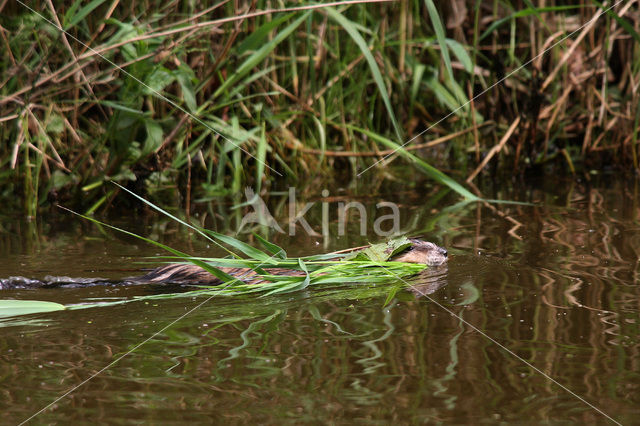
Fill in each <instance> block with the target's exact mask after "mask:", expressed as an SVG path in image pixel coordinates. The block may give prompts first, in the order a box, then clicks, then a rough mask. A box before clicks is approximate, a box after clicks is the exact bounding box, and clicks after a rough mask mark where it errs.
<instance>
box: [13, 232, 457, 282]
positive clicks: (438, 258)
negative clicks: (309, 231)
mask: <svg viewBox="0 0 640 426" xmlns="http://www.w3.org/2000/svg"><path fill="white" fill-rule="evenodd" d="M409 241H410V242H411V245H410V246H408V247H407V248H406V249H405V250H403V251H402V252H400V253H398V254H396V255H395V256H393V257H392V258H391V259H390V260H392V261H397V262H410V263H424V264H426V265H428V266H440V265H442V264H444V263H445V262H446V261H447V250H445V249H443V248H442V247H438V246H437V245H435V244H433V243H430V242H427V241H422V240H418V239H415V238H411V239H409ZM366 247H368V246H365V247H358V248H356V249H349V250H348V252H355V251H356V250H358V249H364V248H366ZM344 252H345V251H342V252H336V253H335V254H336V255H338V254H340V253H344ZM335 260H339V259H338V258H336V259H335ZM219 269H220V270H222V271H224V272H226V273H227V274H229V275H231V276H233V277H236V278H238V279H240V280H242V281H244V282H246V283H248V284H259V283H261V282H264V280H263V279H262V278H260V277H259V276H258V273H257V272H255V271H254V270H252V269H249V268H228V267H222V268H219ZM440 269H442V268H440ZM263 270H264V271H266V272H267V273H269V274H272V275H288V276H304V275H305V273H304V272H302V271H298V270H295V269H286V268H263ZM221 283H222V281H221V280H220V279H219V278H217V277H215V276H213V275H211V274H210V273H209V272H207V271H206V270H204V269H202V268H201V267H199V266H196V265H192V264H169V265H165V266H161V267H159V268H156V269H154V270H152V271H149V272H148V273H147V274H145V275H143V276H139V277H133V278H127V279H125V280H123V281H112V280H107V279H104V278H70V277H50V276H47V277H45V278H44V279H43V280H36V279H29V278H24V277H10V278H8V279H0V290H6V289H35V288H59V287H85V286H91V285H112V284H180V285H217V284H221Z"/></svg>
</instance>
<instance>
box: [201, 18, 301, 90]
mask: <svg viewBox="0 0 640 426" xmlns="http://www.w3.org/2000/svg"><path fill="white" fill-rule="evenodd" d="M310 13H311V12H310V11H308V12H305V13H304V14H302V15H301V16H300V17H299V18H298V19H296V20H295V21H293V22H292V23H291V24H289V26H287V27H286V28H285V29H284V30H282V31H281V32H279V33H278V34H277V35H276V36H275V37H274V38H273V39H272V40H271V41H270V42H268V43H265V44H264V45H263V46H262V47H261V48H260V49H258V50H257V51H256V52H255V53H253V54H252V55H251V56H249V57H248V58H247V59H246V60H245V61H244V62H243V63H242V64H241V65H240V66H239V67H238V69H237V70H236V72H234V73H233V74H231V75H229V78H227V80H226V81H225V82H224V83H222V84H221V85H220V87H218V90H216V91H215V93H214V94H213V96H212V97H213V98H214V99H215V98H217V97H218V96H220V94H221V93H223V92H224V91H226V90H227V89H228V88H229V87H230V86H231V85H233V84H234V83H235V82H237V81H238V80H240V79H241V78H242V77H244V76H245V75H247V74H248V73H249V72H250V71H251V70H253V69H254V68H255V67H256V66H258V64H259V63H260V62H262V61H263V60H264V58H266V57H267V55H268V54H269V53H271V51H272V50H273V49H275V48H276V46H277V45H278V44H280V42H282V41H283V40H284V39H285V38H287V37H288V36H289V35H290V34H291V33H292V32H293V31H295V29H296V28H298V26H300V24H301V23H302V22H304V20H305V19H306V17H307V16H308V15H309V14H310Z"/></svg>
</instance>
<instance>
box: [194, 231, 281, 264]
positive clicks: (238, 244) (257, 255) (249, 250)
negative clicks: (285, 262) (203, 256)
mask: <svg viewBox="0 0 640 426" xmlns="http://www.w3.org/2000/svg"><path fill="white" fill-rule="evenodd" d="M201 230H202V232H204V233H205V234H208V235H211V236H212V237H214V238H215V239H217V240H219V241H222V242H223V243H225V244H228V245H230V246H231V247H233V248H235V249H236V250H240V251H241V252H242V253H244V254H246V255H247V256H249V257H250V258H252V259H255V260H260V261H263V262H267V261H269V260H271V259H272V257H273V256H269V255H268V254H266V253H265V252H263V251H261V250H258V249H257V248H255V247H253V246H250V245H249V244H247V243H245V242H242V241H240V240H237V239H235V238H233V237H230V236H228V235H224V234H220V233H219V232H215V231H211V230H209V229H201Z"/></svg>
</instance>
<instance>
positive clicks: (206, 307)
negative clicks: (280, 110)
mask: <svg viewBox="0 0 640 426" xmlns="http://www.w3.org/2000/svg"><path fill="white" fill-rule="evenodd" d="M495 188H496V187H495V186H491V185H485V186H484V188H483V192H484V194H485V195H486V196H487V197H488V198H502V199H510V200H517V201H524V202H529V203H532V205H508V204H493V205H484V204H478V203H472V204H466V205H460V204H456V203H457V201H458V200H457V199H456V197H455V196H454V195H452V194H442V193H440V192H438V189H437V188H430V187H427V186H424V187H423V186H421V185H418V186H417V187H414V188H403V187H400V188H399V187H398V186H397V184H395V183H394V185H393V187H390V188H385V187H384V185H383V186H381V187H379V188H377V189H373V190H371V188H357V187H355V188H354V187H349V188H348V189H345V190H335V189H334V190H331V192H332V194H331V195H330V196H329V197H322V196H321V194H320V191H321V190H322V189H323V188H318V189H317V191H316V190H314V189H308V190H307V191H306V192H304V193H302V194H300V195H299V201H316V202H317V203H318V204H317V205H315V206H314V207H313V209H311V210H310V213H309V214H308V215H307V216H306V217H307V220H308V222H309V224H310V225H311V226H312V227H313V228H314V229H316V230H318V232H319V233H320V234H321V228H322V208H321V202H322V201H325V202H327V203H329V207H330V219H331V220H330V222H329V231H330V232H329V235H328V236H325V237H323V236H322V235H319V236H308V235H306V234H305V233H304V232H303V231H302V230H300V232H298V233H297V234H296V236H295V237H289V236H286V235H282V234H278V233H275V234H272V235H270V237H271V238H272V239H273V240H274V242H276V243H278V244H281V245H282V246H283V247H284V248H285V249H286V250H287V252H288V253H290V254H291V255H305V254H311V253H321V252H325V251H330V250H337V249H342V248H345V247H350V246H356V245H360V244H363V243H366V242H367V241H369V240H374V241H375V238H376V237H375V235H374V234H373V232H372V231H371V230H372V224H373V221H374V220H375V218H376V213H378V214H379V212H377V211H376V207H375V204H376V203H377V202H379V201H381V200H388V201H394V202H396V203H398V205H399V206H400V209H401V215H402V229H403V231H404V232H406V233H407V234H410V235H419V236H422V237H424V238H426V239H429V240H431V241H434V242H436V243H439V244H441V245H443V246H445V247H447V248H448V249H449V251H450V253H451V257H450V261H449V264H448V270H447V273H446V283H447V285H446V286H444V287H442V288H440V289H438V290H436V291H435V292H433V293H432V294H430V295H427V296H416V294H415V293H413V292H410V291H402V292H399V293H397V294H396V295H395V297H393V298H392V300H391V301H390V303H388V304H386V305H385V300H386V299H387V296H388V294H389V288H388V286H385V285H376V286H372V285H366V284H363V285H362V286H349V287H347V286H342V287H336V288H331V289H323V290H318V289H311V290H308V291H303V292H299V293H295V294H290V295H287V296H281V297H267V298H259V297H250V298H249V297H237V298H213V299H211V300H206V299H204V298H167V299H157V300H153V301H151V302H149V301H144V302H143V301H141V302H132V303H127V304H122V305H112V306H106V307H94V308H90V309H79V310H66V311H60V312H53V313H47V314H34V315H27V316H21V317H14V318H9V319H5V320H3V321H2V322H1V323H0V325H1V326H2V327H0V344H1V345H2V349H1V350H0V354H1V358H0V359H1V362H0V376H1V377H2V395H3V398H1V399H0V411H1V412H2V413H3V422H6V423H8V424H11V423H19V422H21V421H23V420H26V419H27V418H29V417H30V416H32V415H33V414H35V413H36V412H38V411H39V410H41V409H43V408H45V407H47V406H48V405H49V404H50V403H52V402H54V401H56V399H57V398H58V397H60V396H61V395H63V394H65V393H66V392H68V391H69V390H71V389H73V388H74V387H76V386H78V385H79V384H81V383H82V382H83V381H84V380H86V379H87V378H89V377H91V376H93V375H95V374H96V373H99V372H100V371H101V370H102V369H104V368H105V367H107V366H109V365H110V363H113V362H114V361H116V360H119V361H118V362H117V363H115V364H114V365H111V366H109V367H108V368H107V369H105V370H104V371H102V372H100V373H99V374H97V375H96V376H95V377H94V378H92V379H91V380H89V381H88V382H86V383H85V384H83V385H82V386H81V387H79V388H77V389H76V390H74V391H73V392H71V393H69V394H68V395H67V396H65V397H64V398H62V399H60V400H59V401H57V402H55V404H54V405H53V406H51V407H49V408H48V409H46V410H45V411H43V412H42V413H40V414H39V415H38V416H37V417H36V418H35V419H33V421H34V422H37V423H54V422H58V423H67V422H70V421H71V422H110V423H130V422H145V423H147V422H150V423H167V422H183V421H194V422H202V423H211V422H216V423H220V422H233V423H267V424H273V423H289V424H299V423H336V424H347V423H349V424H351V423H367V424H369V423H384V424H387V423H389V422H397V423H400V424H407V423H428V422H429V423H430V422H433V423H440V422H453V423H465V424H475V423H483V422H492V423H493V422H500V421H508V422H523V423H539V422H553V423H560V422H562V423H565V422H576V423H577V422H589V423H592V422H593V423H602V424H604V423H608V422H610V420H608V419H607V417H606V416H605V415H604V414H603V413H601V412H599V411H598V410H602V412H604V413H605V414H606V415H607V416H610V417H611V418H613V419H615V420H616V421H618V422H620V423H623V424H632V423H634V422H635V419H637V418H639V417H638V416H639V415H640V409H639V407H640V396H639V395H640V392H639V390H640V389H639V388H640V377H639V371H640V368H639V367H640V366H639V365H638V363H639V362H640V358H639V355H638V353H639V346H638V343H639V331H640V330H639V328H638V323H639V321H640V318H639V315H638V313H639V306H640V305H639V304H638V300H639V295H638V293H639V290H638V282H637V273H638V253H639V250H640V232H639V231H640V227H639V226H638V214H639V209H638V201H639V199H638V194H637V186H636V182H634V181H630V182H625V181H621V180H611V179H606V178H599V179H594V181H592V182H589V183H584V182H576V181H571V180H567V181H566V182H562V184H560V185H558V181H553V182H536V184H535V185H533V184H531V185H524V186H521V187H520V189H518V190H514V189H510V188H509V187H505V188H499V189H495ZM283 197H284V195H282V196H281V195H273V196H272V197H271V198H270V199H269V200H268V205H269V206H270V209H271V211H272V213H273V214H274V217H276V219H278V220H281V219H282V217H284V216H286V215H287V213H288V212H287V210H286V203H283V201H282V200H283V199H284V198H283ZM332 197H333V198H332ZM338 199H341V200H352V199H357V200H359V201H361V202H363V204H365V205H367V208H368V212H369V213H370V215H369V216H370V217H369V222H368V223H367V234H366V235H364V236H360V235H359V224H358V223H357V221H356V220H354V221H353V222H350V223H349V225H348V227H347V231H348V232H347V235H345V236H343V237H340V238H337V237H336V234H337V230H336V227H337V223H336V218H335V215H334V216H331V215H333V213H334V211H333V210H331V209H332V208H333V207H334V204H331V203H335V202H337V200H338ZM237 201H238V200H214V201H212V203H211V204H209V205H206V204H204V205H203V206H201V208H200V209H199V211H200V214H199V215H198V216H197V217H195V219H196V220H200V221H202V223H204V224H206V225H207V226H209V227H213V228H216V229H218V230H224V229H237V226H238V224H239V221H240V219H241V216H242V215H238V210H230V209H229V208H228V207H229V205H231V204H234V203H236V202H237ZM240 201H243V200H240ZM278 206H280V207H278ZM283 206H284V207H283ZM132 216H134V217H132ZM212 218H215V220H213V219H212ZM356 218H357V216H356ZM109 221H110V223H115V224H116V225H118V226H120V227H125V228H127V229H129V230H133V231H135V232H139V233H142V234H145V235H148V236H151V237H153V238H154V239H157V240H159V241H162V242H163V243H167V244H169V245H172V246H174V247H176V248H178V249H181V250H185V251H188V252H191V253H202V254H205V255H208V256H216V255H220V254H222V253H221V252H220V250H219V249H216V248H215V247H210V246H209V245H208V244H207V243H206V242H203V241H202V239H200V238H198V237H197V236H194V235H192V234H190V233H189V232H187V231H185V230H183V229H181V228H180V227H179V226H177V225H175V224H173V223H171V222H170V221H167V220H165V219H161V218H158V217H156V216H153V215H150V216H145V215H138V216H135V215H129V217H128V218H119V217H115V218H114V217H111V218H109ZM2 226H3V227H4V230H5V232H4V233H3V234H1V237H0V255H2V259H4V261H3V262H2V263H1V264H0V277H8V276H12V275H20V276H27V277H34V278H42V277H44V276H45V275H66V276H80V277H96V276H99V277H104V278H109V279H113V280H116V281H117V280H118V279H122V278H124V277H127V276H132V275H136V274H137V273H138V270H139V268H141V267H143V265H142V264H138V263H136V262H142V261H145V258H146V256H151V255H154V254H160V253H159V251H158V249H156V248H154V247H150V246H148V245H146V244H144V243H142V242H139V241H137V240H135V239H132V238H129V237H122V236H121V235H118V234H116V233H114V232H112V231H110V230H105V229H99V228H97V227H95V226H94V225H91V224H88V223H86V222H83V221H82V220H81V219H78V218H75V217H70V216H69V215H67V214H65V213H62V212H59V213H58V212H53V213H52V214H50V215H48V216H45V217H43V218H41V219H40V220H39V221H38V222H36V223H26V222H23V221H21V220H19V219H16V218H12V217H5V218H4V221H3V224H2ZM257 230H258V231H260V229H257ZM262 231H264V229H262ZM244 238H245V239H247V240H250V237H249V236H247V235H245V237H244ZM147 265H148V263H147ZM163 291H166V289H162V288H158V287H157V286H156V287H145V286H136V287H130V286H119V285H110V286H93V287H86V288H65V289H41V290H14V291H5V292H3V293H2V294H0V296H1V297H3V298H16V299H33V300H50V301H56V302H59V303H62V304H76V303H80V302H87V301H90V300H119V299H117V298H122V299H123V300H128V299H131V298H132V297H134V296H136V295H149V294H159V293H162V292H163ZM114 298H115V299H114ZM205 301H206V303H204V304H203V305H202V306H200V307H199V308H197V309H195V310H193V312H190V311H191V310H192V309H193V308H195V307H197V306H198V305H199V304H201V303H202V302H205ZM185 314H187V315H185ZM177 319H179V320H178V321H177V322H175V321H176V320H177ZM167 326H168V327H167ZM165 327H167V328H166V329H165ZM162 330H163V331H162ZM143 342H144V344H143V345H140V346H138V345H139V344H140V343H143ZM500 345H502V346H504V347H506V348H508V350H509V351H512V352H513V353H509V352H507V351H505V350H504V349H503V348H502V347H501V346H500ZM132 349H133V351H132ZM130 351H131V352H130ZM125 354H128V355H127V356H126V357H124V358H121V357H122V355H125ZM515 355H517V357H516V356H515ZM518 357H520V358H518ZM120 358H121V359H120ZM533 367H535V369H534V368H533ZM536 369H537V370H539V371H537V370H536ZM551 379H553V380H554V381H557V382H558V383H559V384H561V385H562V386H564V387H566V388H567V389H569V390H570V391H571V392H573V393H574V394H572V393H570V392H568V391H567V390H566V389H563V388H562V387H561V386H559V385H558V384H557V383H554V382H553V381H552V380H551ZM590 404H591V405H590ZM594 407H595V408H594Z"/></svg>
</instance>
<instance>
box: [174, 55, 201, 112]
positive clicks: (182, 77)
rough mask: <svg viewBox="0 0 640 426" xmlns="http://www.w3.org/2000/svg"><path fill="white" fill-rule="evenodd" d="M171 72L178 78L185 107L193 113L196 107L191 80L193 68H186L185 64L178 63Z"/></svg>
mask: <svg viewBox="0 0 640 426" xmlns="http://www.w3.org/2000/svg"><path fill="white" fill-rule="evenodd" d="M173 74H174V75H175V77H176V79H177V80H178V84H180V88H181V89H182V98H183V99H184V103H185V105H186V106H187V109H188V110H189V112H191V113H195V112H196V110H197V109H198V103H197V101H196V93H195V89H194V87H193V82H192V80H193V79H194V78H195V77H194V75H193V70H191V69H190V68H188V67H187V66H186V65H180V66H179V67H178V69H177V70H175V71H174V72H173Z"/></svg>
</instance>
